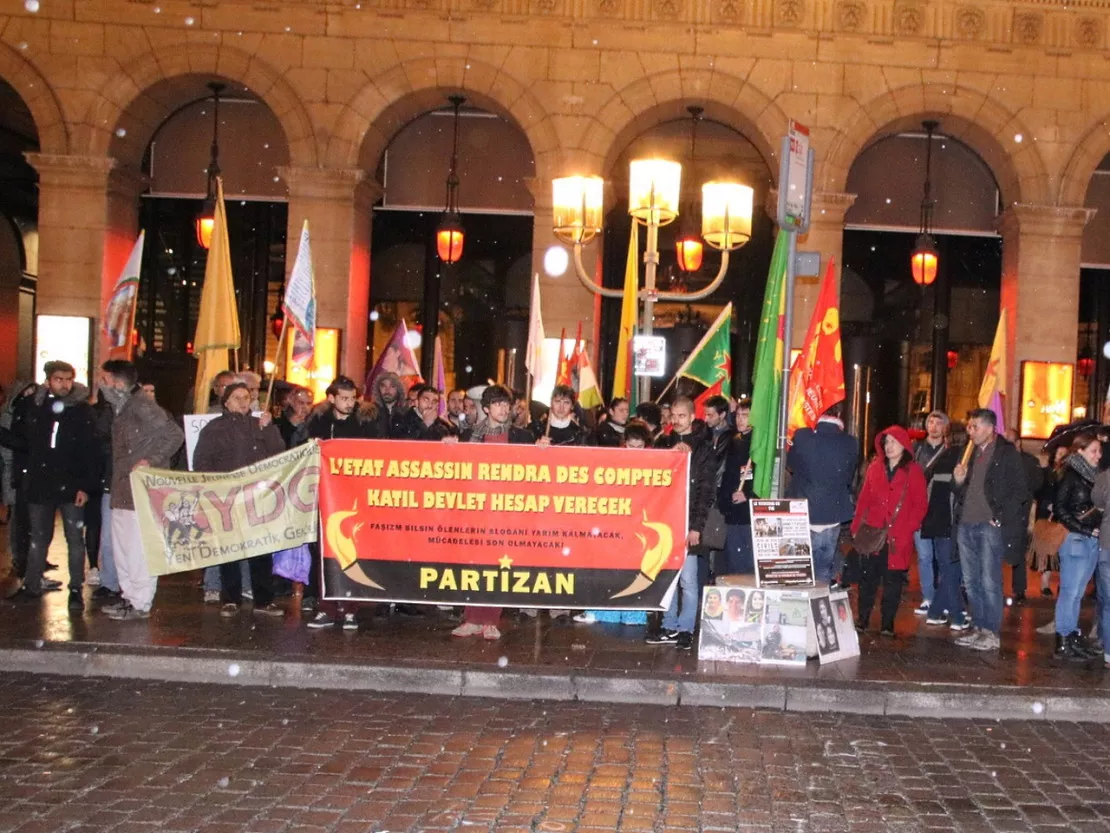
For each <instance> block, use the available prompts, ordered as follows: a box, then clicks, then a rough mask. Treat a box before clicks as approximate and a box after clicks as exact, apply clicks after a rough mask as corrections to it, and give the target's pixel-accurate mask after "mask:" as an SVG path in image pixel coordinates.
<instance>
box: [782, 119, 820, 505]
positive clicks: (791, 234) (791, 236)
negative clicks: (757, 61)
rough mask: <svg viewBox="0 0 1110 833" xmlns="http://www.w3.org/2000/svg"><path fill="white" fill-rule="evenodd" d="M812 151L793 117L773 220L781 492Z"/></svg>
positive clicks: (806, 134)
mask: <svg viewBox="0 0 1110 833" xmlns="http://www.w3.org/2000/svg"><path fill="white" fill-rule="evenodd" d="M813 168H814V154H813V149H812V148H811V147H810V146H809V129H808V128H807V127H806V126H805V125H802V124H798V122H796V121H791V122H790V129H789V130H788V132H787V134H786V135H785V136H784V137H783V139H782V152H781V153H780V155H779V202H778V214H777V217H776V221H777V222H778V224H779V228H781V229H783V230H784V231H786V233H787V244H788V248H787V255H786V300H785V303H784V304H783V310H784V313H783V336H782V363H783V367H782V392H781V398H780V402H779V442H778V449H779V459H778V466H777V467H776V475H777V476H776V477H775V478H774V481H775V482H774V483H773V486H772V491H773V493H774V495H775V496H776V497H781V496H782V487H783V483H785V482H786V441H787V434H786V421H787V419H788V418H789V416H790V415H789V413H788V409H789V407H790V335H791V328H792V327H793V325H794V321H793V319H794V279H795V276H796V274H797V263H796V262H795V261H796V259H797V257H798V235H799V234H805V233H806V232H807V231H809V219H810V210H811V205H812V202H813Z"/></svg>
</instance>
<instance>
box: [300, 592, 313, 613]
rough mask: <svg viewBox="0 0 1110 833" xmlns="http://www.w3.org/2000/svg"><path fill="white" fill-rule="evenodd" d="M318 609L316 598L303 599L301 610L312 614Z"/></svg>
mask: <svg viewBox="0 0 1110 833" xmlns="http://www.w3.org/2000/svg"><path fill="white" fill-rule="evenodd" d="M315 609H316V597H315V596H304V597H302V598H301V610H303V611H305V612H306V613H310V612H312V611H313V610H315Z"/></svg>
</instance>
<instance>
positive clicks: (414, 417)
mask: <svg viewBox="0 0 1110 833" xmlns="http://www.w3.org/2000/svg"><path fill="white" fill-rule="evenodd" d="M409 393H415V394H416V404H415V406H414V407H412V408H410V409H409V410H407V411H405V412H404V413H403V414H401V417H400V418H399V419H398V420H397V423H396V425H395V426H394V429H393V435H392V436H393V438H394V439H397V440H431V441H433V442H445V443H446V442H458V441H459V432H458V430H457V429H456V428H455V426H454V425H452V424H451V423H450V422H448V421H447V420H446V419H443V418H442V417H440V415H439V391H438V390H436V389H435V388H434V387H432V386H431V385H423V384H421V385H413V387H412V390H410V391H409Z"/></svg>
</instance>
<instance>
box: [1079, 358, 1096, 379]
mask: <svg viewBox="0 0 1110 833" xmlns="http://www.w3.org/2000/svg"><path fill="white" fill-rule="evenodd" d="M1075 369H1076V370H1077V371H1079V375H1080V376H1082V377H1083V378H1084V379H1086V378H1087V377H1088V376H1090V375H1091V374H1092V373H1094V372H1095V360H1094V359H1092V358H1091V357H1090V356H1084V357H1083V358H1081V359H1080V360H1079V361H1077V362H1076V363H1075Z"/></svg>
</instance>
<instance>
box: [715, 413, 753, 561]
mask: <svg viewBox="0 0 1110 833" xmlns="http://www.w3.org/2000/svg"><path fill="white" fill-rule="evenodd" d="M751 413H752V406H751V402H748V401H744V402H738V403H737V405H736V411H735V412H734V417H735V420H736V433H735V434H734V435H733V437H732V439H731V440H729V444H728V452H727V453H726V455H725V462H724V469H723V470H722V472H721V485H720V486H719V487H718V489H717V508H718V509H719V510H720V511H721V514H722V515H724V518H725V550H724V564H723V565H722V566H721V568H720V569H718V570H717V572H718V574H719V575H751V574H753V573H754V572H755V552H754V550H753V548H752V513H751V509H750V508H749V507H748V501H749V500H751V499H752V498H753V497H754V496H755V493H754V492H753V490H752V486H753V485H754V484H755V479H754V478H753V477H752V426H751Z"/></svg>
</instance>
